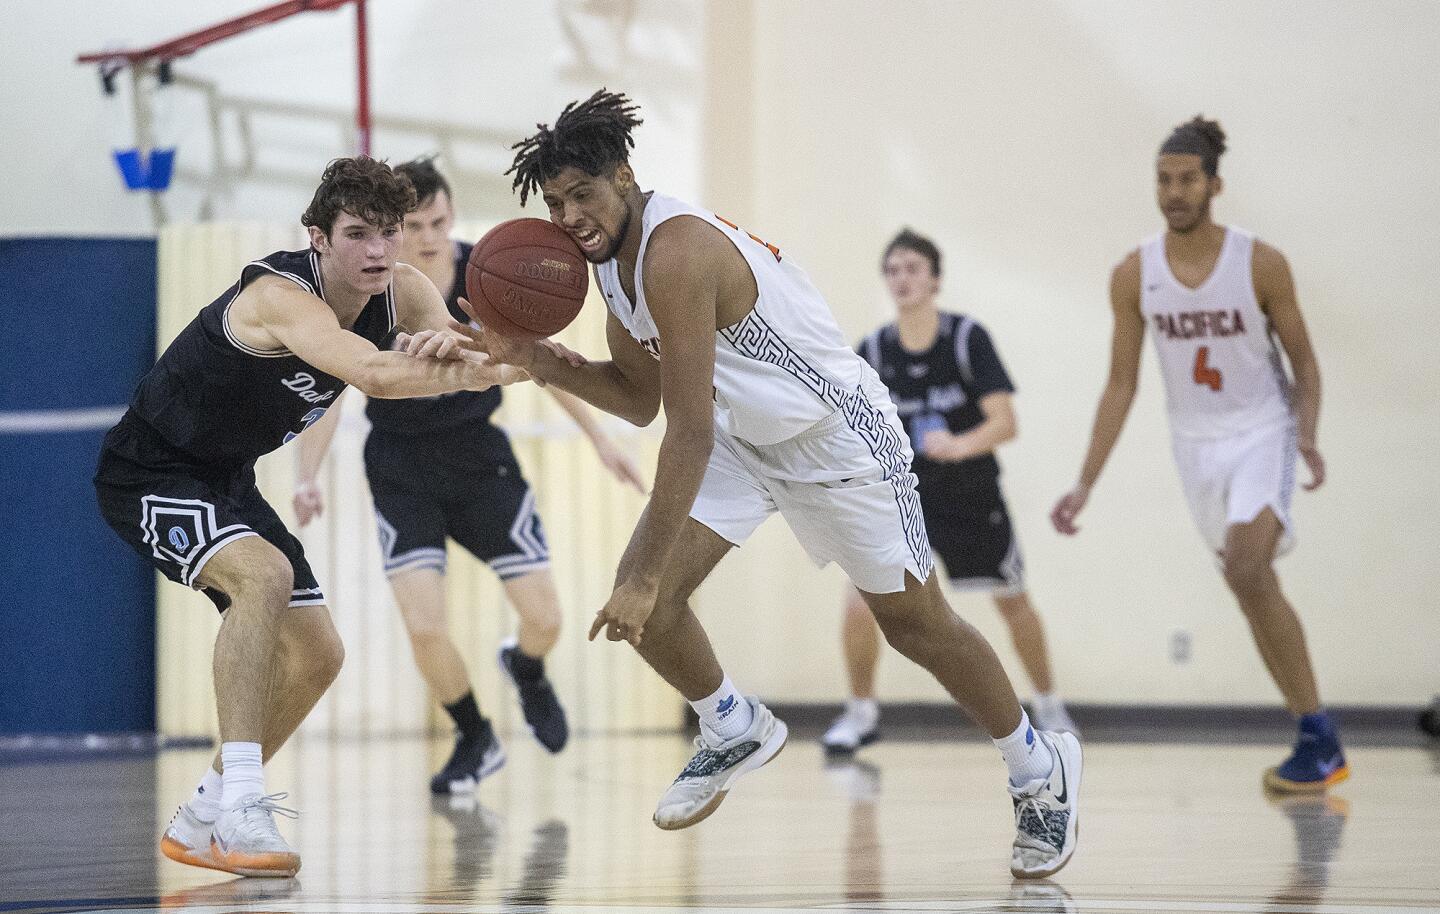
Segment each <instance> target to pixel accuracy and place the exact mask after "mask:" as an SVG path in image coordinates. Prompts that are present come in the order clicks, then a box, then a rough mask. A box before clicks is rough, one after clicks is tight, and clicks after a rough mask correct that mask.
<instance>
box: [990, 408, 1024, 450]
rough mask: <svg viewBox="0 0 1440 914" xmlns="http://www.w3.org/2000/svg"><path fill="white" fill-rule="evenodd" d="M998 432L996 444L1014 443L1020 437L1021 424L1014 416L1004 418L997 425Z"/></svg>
mask: <svg viewBox="0 0 1440 914" xmlns="http://www.w3.org/2000/svg"><path fill="white" fill-rule="evenodd" d="M996 432H997V433H998V434H997V436H996V438H995V443H996V444H1004V443H1005V442H1007V441H1014V440H1015V439H1016V438H1019V437H1020V423H1019V422H1018V421H1017V420H1016V419H1015V416H1014V415H1013V414H1011V415H1008V416H1002V417H1001V418H1000V421H999V423H997V427H996Z"/></svg>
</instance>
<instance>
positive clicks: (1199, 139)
mask: <svg viewBox="0 0 1440 914" xmlns="http://www.w3.org/2000/svg"><path fill="white" fill-rule="evenodd" d="M1160 153H1161V155H1164V154H1165V153H1173V154H1176V155H1195V156H1199V157H1200V167H1201V168H1202V169H1204V171H1205V173H1206V174H1207V175H1209V176H1210V177H1212V178H1213V177H1215V175H1217V174H1219V172H1220V157H1221V156H1222V155H1224V154H1225V131H1224V130H1222V129H1220V122H1219V121H1213V120H1206V118H1205V115H1203V114H1197V115H1195V116H1194V117H1192V118H1190V120H1188V121H1186V122H1185V123H1183V124H1181V125H1180V126H1179V127H1176V128H1175V129H1174V130H1172V131H1170V136H1169V137H1168V138H1167V139H1166V140H1165V142H1164V143H1162V144H1160Z"/></svg>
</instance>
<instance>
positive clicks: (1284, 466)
mask: <svg viewBox="0 0 1440 914" xmlns="http://www.w3.org/2000/svg"><path fill="white" fill-rule="evenodd" d="M1172 446H1173V449H1174V453H1175V465H1176V467H1177V468H1178V469H1179V471H1180V484H1181V486H1182V487H1183V488H1184V490H1185V499H1186V501H1188V502H1189V503H1190V516H1191V517H1193V518H1194V519H1195V526H1196V527H1198V528H1199V529H1200V535H1201V536H1202V537H1204V539H1205V543H1206V544H1207V545H1208V546H1209V547H1210V548H1211V550H1213V551H1214V552H1216V553H1217V554H1218V553H1220V552H1221V550H1223V549H1224V547H1225V534H1226V531H1227V530H1229V528H1230V527H1231V526H1233V525H1235V524H1247V523H1249V522H1250V521H1253V520H1254V519H1255V518H1257V517H1259V516H1260V512H1262V511H1264V510H1265V509H1266V508H1269V509H1271V510H1272V511H1274V512H1275V516H1276V517H1278V518H1279V519H1280V523H1281V525H1282V526H1283V527H1284V532H1283V533H1282V534H1281V537H1280V544H1279V549H1278V552H1277V554H1278V555H1284V554H1285V553H1287V552H1289V551H1290V550H1291V549H1292V548H1294V546H1295V522H1294V519H1293V518H1292V517H1291V514H1290V499H1291V496H1292V495H1293V494H1294V492H1295V458H1296V445H1295V426H1294V425H1293V424H1292V423H1290V422H1284V423H1279V424H1272V425H1262V426H1260V427H1258V428H1255V429H1252V430H1250V431H1248V432H1245V433H1243V434H1240V435H1234V436H1231V437H1227V438H1183V437H1180V436H1175V437H1174V438H1173V439H1172Z"/></svg>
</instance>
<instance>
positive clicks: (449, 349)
mask: <svg viewBox="0 0 1440 914" xmlns="http://www.w3.org/2000/svg"><path fill="white" fill-rule="evenodd" d="M395 345H396V348H397V349H399V350H401V351H402V352H404V353H405V354H406V355H410V356H414V357H415V358H419V359H440V360H441V361H446V360H448V361H458V360H459V359H461V358H462V356H461V351H462V350H463V348H464V340H463V339H462V338H461V337H459V336H456V335H455V334H453V333H447V332H446V331H444V330H421V331H420V332H419V333H415V334H409V333H402V334H399V335H398V336H397V337H396V338H395Z"/></svg>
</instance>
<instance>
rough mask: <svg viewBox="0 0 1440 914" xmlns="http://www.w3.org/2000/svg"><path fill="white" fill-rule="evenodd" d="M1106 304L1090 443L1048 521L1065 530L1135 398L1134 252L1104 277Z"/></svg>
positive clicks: (1139, 325) (1141, 332)
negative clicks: (1105, 360) (1104, 351)
mask: <svg viewBox="0 0 1440 914" xmlns="http://www.w3.org/2000/svg"><path fill="white" fill-rule="evenodd" d="M1110 308H1111V310H1112V311H1113V312H1114V318H1115V327H1114V331H1113V333H1112V335H1111V340H1110V376H1109V379H1108V380H1107V381H1106V383H1105V392H1104V393H1103V394H1101V396H1100V406H1099V408H1098V409H1096V411H1095V425H1094V427H1093V428H1092V430H1091V432H1090V448H1089V450H1088V451H1086V453H1085V464H1084V466H1083V467H1081V469H1080V480H1079V482H1078V483H1077V484H1076V486H1075V488H1073V489H1071V490H1070V491H1069V492H1067V493H1066V494H1065V495H1063V496H1062V497H1061V498H1060V501H1058V502H1057V503H1056V504H1055V508H1054V510H1052V511H1051V512H1050V521H1051V523H1053V524H1054V525H1055V529H1056V530H1059V531H1060V532H1061V533H1064V534H1067V535H1074V534H1075V533H1078V532H1079V529H1080V528H1079V527H1077V526H1075V518H1076V517H1077V516H1078V515H1079V514H1080V511H1081V510H1082V509H1083V508H1084V507H1085V502H1086V501H1087V500H1088V499H1089V497H1090V489H1091V487H1092V486H1094V485H1095V481H1096V480H1097V479H1099V478H1100V471H1101V470H1103V469H1104V468H1105V462H1106V461H1107V460H1108V459H1109V458H1110V452H1111V451H1112V450H1114V448H1115V442H1116V441H1117V440H1119V438H1120V431H1121V429H1123V428H1124V427H1125V418H1126V417H1127V416H1128V415H1129V414H1130V404H1131V403H1133V402H1134V401H1135V388H1136V385H1137V384H1138V382H1139V376H1140V347H1141V345H1142V344H1143V343H1144V342H1145V320H1144V318H1143V317H1142V316H1141V314H1140V254H1139V252H1138V251H1135V252H1132V253H1131V254H1130V256H1128V257H1126V258H1125V259H1124V260H1123V261H1122V262H1121V263H1120V265H1119V266H1118V267H1116V268H1115V271H1114V273H1112V274H1111V277H1110Z"/></svg>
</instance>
